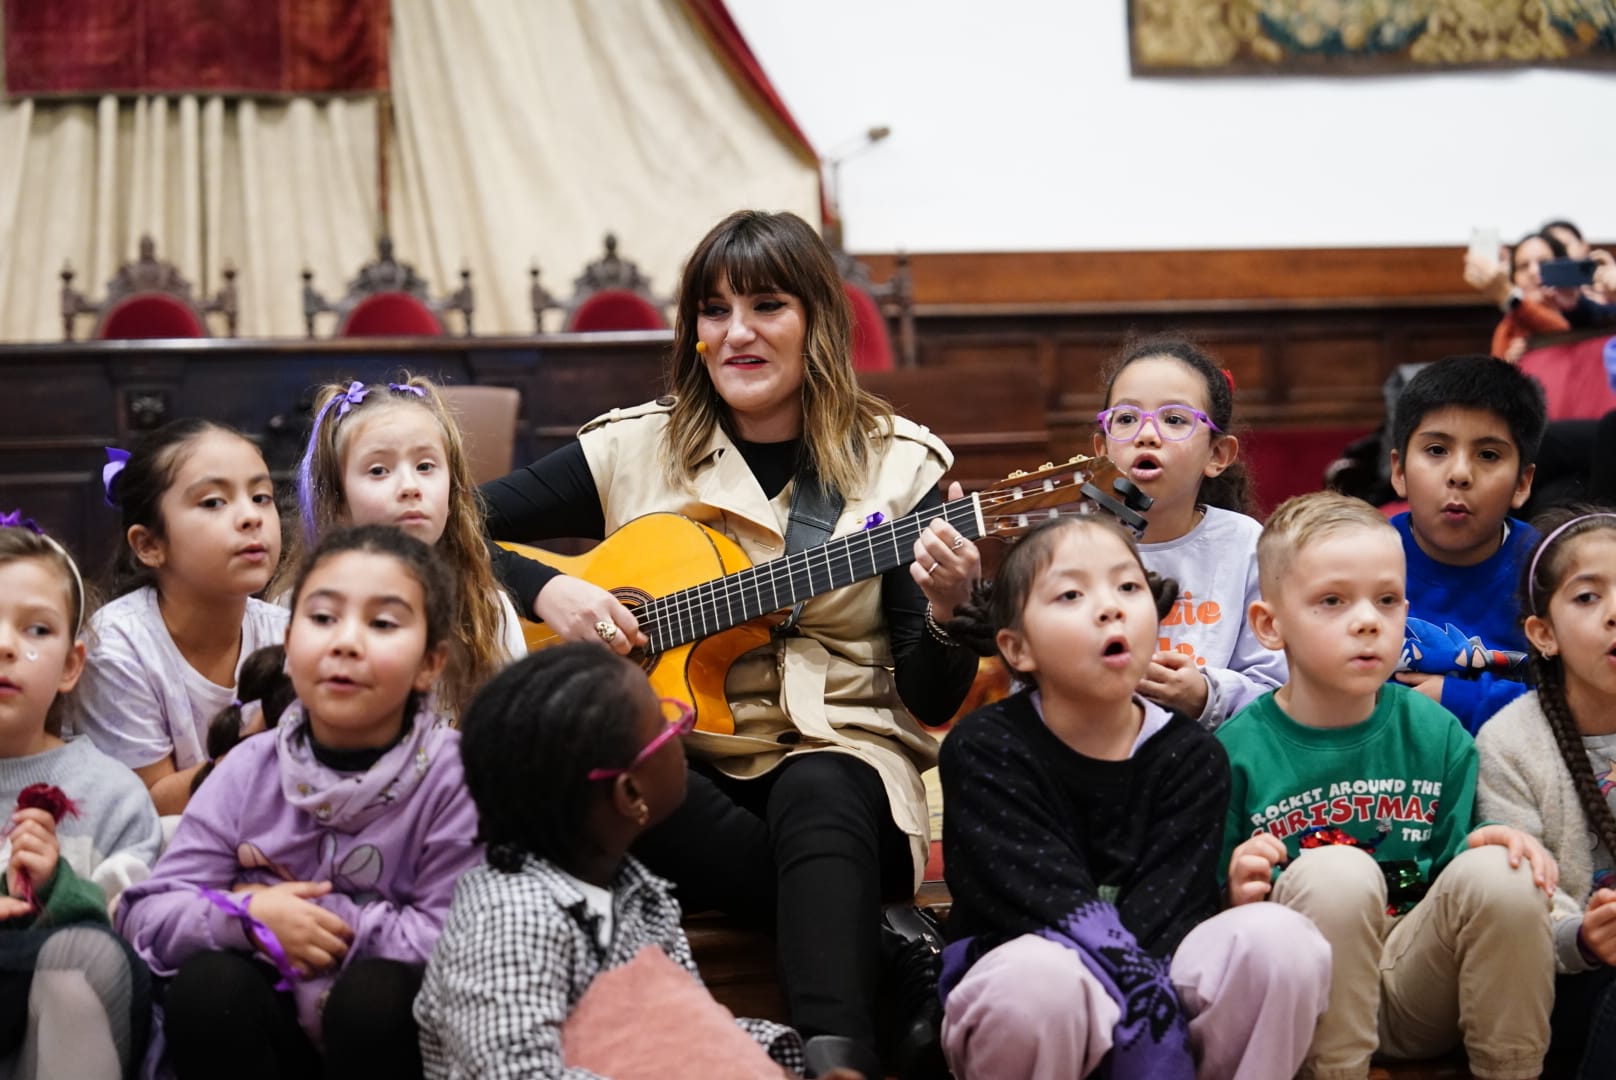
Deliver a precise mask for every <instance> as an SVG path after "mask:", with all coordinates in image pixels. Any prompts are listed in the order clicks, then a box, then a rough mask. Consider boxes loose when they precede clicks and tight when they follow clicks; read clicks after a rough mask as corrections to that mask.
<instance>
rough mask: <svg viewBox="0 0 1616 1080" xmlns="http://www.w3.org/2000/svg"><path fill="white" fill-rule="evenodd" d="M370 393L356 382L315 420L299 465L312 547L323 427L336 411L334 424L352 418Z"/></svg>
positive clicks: (335, 396)
mask: <svg viewBox="0 0 1616 1080" xmlns="http://www.w3.org/2000/svg"><path fill="white" fill-rule="evenodd" d="M369 393H370V387H368V386H366V385H365V384H364V383H362V382H360V381H359V380H358V379H355V380H354V381H353V382H351V383H349V384H348V389H346V390H343V391H342V392H340V393H337V394H333V395H332V397H331V400H330V401H328V402H326V403H325V406H324V408H322V409H321V410H320V411H319V412H318V413H316V414H315V417H314V425H313V426H312V427H310V428H309V443H308V446H306V447H304V449H303V460H302V461H299V462H298V463H297V502H298V508H299V510H300V511H301V514H302V518H303V535H304V536H305V537H306V538H307V539H308V541H309V543H310V544H311V545H312V544H313V543H314V537H315V528H314V448H315V447H316V446H318V445H320V427H321V425H322V424H324V423H325V418H326V415H327V414H328V413H330V412H331V409H332V408H333V407H335V408H336V410H337V415H336V416H335V417H333V418H332V420H331V422H332V423H333V424H334V423H336V422H337V421H338V420H341V419H342V418H343V417H344V416H347V415H348V412H349V410H351V409H352V408H353V407H354V406H355V405H358V404H359V403H360V402H362V401H364V400H365V396H366V395H367V394H369Z"/></svg>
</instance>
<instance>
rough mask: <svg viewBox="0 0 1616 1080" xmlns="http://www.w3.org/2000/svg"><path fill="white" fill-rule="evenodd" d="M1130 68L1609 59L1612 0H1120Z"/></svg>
mask: <svg viewBox="0 0 1616 1080" xmlns="http://www.w3.org/2000/svg"><path fill="white" fill-rule="evenodd" d="M1127 3H1128V17H1129V46H1130V48H1129V51H1130V55H1131V57H1132V60H1133V71H1134V74H1136V75H1182V74H1206V75H1225V74H1239V75H1249V74H1265V73H1272V74H1308V75H1356V74H1377V75H1378V74H1393V73H1408V72H1416V71H1437V70H1441V69H1443V68H1464V67H1517V66H1522V65H1560V66H1573V67H1616V0H1127Z"/></svg>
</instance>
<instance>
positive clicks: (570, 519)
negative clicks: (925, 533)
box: [482, 440, 976, 725]
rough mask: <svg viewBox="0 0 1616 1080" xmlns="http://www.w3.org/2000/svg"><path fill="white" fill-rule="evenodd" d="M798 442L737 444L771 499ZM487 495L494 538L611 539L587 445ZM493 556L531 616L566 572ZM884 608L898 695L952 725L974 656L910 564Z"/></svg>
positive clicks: (497, 483) (935, 502)
mask: <svg viewBox="0 0 1616 1080" xmlns="http://www.w3.org/2000/svg"><path fill="white" fill-rule="evenodd" d="M798 446H799V442H798V440H792V441H790V442H785V443H747V442H739V441H737V443H736V447H737V449H739V450H740V452H741V455H742V457H744V458H745V459H746V463H747V465H748V466H749V467H750V468H751V470H752V474H753V475H754V476H756V477H757V480H758V485H759V486H760V487H761V488H762V489H763V493H764V494H765V495H767V496H768V497H770V498H774V497H775V496H776V495H778V494H779V493H780V492H781V491H783V490H785V486H786V484H788V483H790V482H791V478H792V477H793V476H794V475H795V474H796V470H797V451H798ZM482 496H483V499H484V502H485V503H486V504H487V507H488V525H487V528H488V535H489V536H491V537H492V538H493V539H495V540H509V541H514V542H517V543H534V542H536V541H540V540H553V539H556V538H558V537H581V538H584V539H587V540H600V539H603V538H604V536H605V532H606V517H605V514H604V512H603V510H602V507H601V504H600V492H599V490H598V489H597V488H596V487H595V477H594V475H593V474H592V473H591V472H590V471H589V462H588V459H587V458H585V457H584V451H583V447H582V446H581V445H580V444H579V443H576V442H572V443H568V444H567V445H566V446H563V447H561V448H560V449H559V450H556V451H554V452H552V453H550V454H547V455H546V456H544V457H542V458H540V459H539V460H538V461H535V462H534V463H533V464H531V465H526V466H523V467H522V468H520V469H517V470H516V471H515V472H513V473H511V474H510V475H508V476H505V477H502V478H501V479H499V480H492V481H489V482H488V483H486V484H484V485H483V486H482ZM942 505H943V500H942V496H941V495H939V494H938V493H937V491H936V490H933V491H931V492H930V493H929V494H927V495H926V497H925V498H923V499H921V500H920V503H919V504H918V505H917V506H916V507H915V508H914V509H915V511H925V510H934V509H935V510H937V511H938V512H939V516H940V515H941V508H942ZM491 554H492V557H493V562H494V572H495V574H496V575H497V576H498V577H499V579H500V581H501V582H502V583H503V584H504V586H505V588H506V589H507V590H509V591H510V593H511V595H512V597H513V599H514V600H515V601H516V609H517V610H518V611H519V612H522V613H523V614H525V615H528V616H529V617H531V614H532V611H533V600H534V598H535V597H537V596H538V595H539V590H540V589H542V588H544V586H545V585H546V584H548V583H549V581H550V579H551V578H553V577H555V576H556V575H557V574H558V573H559V572H560V571H557V570H554V569H552V568H550V567H548V566H545V565H544V564H543V563H538V562H534V561H533V560H532V559H524V558H522V557H521V556H520V555H515V554H513V553H511V552H508V551H506V550H505V549H504V548H500V547H492V548H491ZM881 606H882V610H883V612H884V614H885V617H886V630H887V635H888V638H889V641H890V643H891V646H892V657H893V664H894V669H895V670H894V677H895V679H896V681H897V687H898V696H899V697H901V698H902V699H903V703H904V705H905V707H907V708H908V709H909V711H910V712H911V713H913V714H914V716H915V718H916V719H917V720H919V721H920V722H921V723H923V724H932V725H936V724H943V723H947V722H948V720H949V718H950V717H952V716H953V715H954V710H955V709H957V708H959V704H960V702H961V701H963V700H965V693H966V691H967V690H969V689H970V686H971V680H972V679H973V678H975V677H976V654H974V653H972V652H971V651H970V650H969V649H965V648H960V647H958V646H955V647H947V646H944V645H942V644H940V643H939V642H938V641H937V640H936V639H935V638H933V637H932V636H931V635H930V634H929V633H927V632H926V624H925V617H926V594H925V593H923V592H921V590H920V586H919V585H917V584H915V580H914V578H912V577H911V576H910V575H909V567H908V566H907V565H904V566H899V567H897V568H896V569H893V570H890V571H888V572H887V573H886V574H883V575H882V577H881ZM938 618H943V616H942V615H940V614H939V616H938Z"/></svg>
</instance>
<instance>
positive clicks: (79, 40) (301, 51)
mask: <svg viewBox="0 0 1616 1080" xmlns="http://www.w3.org/2000/svg"><path fill="white" fill-rule="evenodd" d="M4 2H5V28H4V33H5V51H6V92H7V93H8V94H11V95H14V96H30V95H58V96H76V95H96V96H98V95H101V94H114V93H130V94H167V93H185V92H201V93H210V94H321V93H352V92H365V91H378V90H385V89H387V39H388V20H389V17H390V7H389V3H388V0H48V2H43V3H42V2H41V0H4Z"/></svg>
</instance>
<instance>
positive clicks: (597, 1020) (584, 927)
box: [415, 644, 856, 1080]
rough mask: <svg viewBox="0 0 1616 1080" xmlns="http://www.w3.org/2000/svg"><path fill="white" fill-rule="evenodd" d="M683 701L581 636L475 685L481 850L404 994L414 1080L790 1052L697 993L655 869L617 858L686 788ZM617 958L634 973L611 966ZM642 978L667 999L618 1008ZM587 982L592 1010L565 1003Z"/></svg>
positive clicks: (761, 1025)
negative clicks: (625, 975)
mask: <svg viewBox="0 0 1616 1080" xmlns="http://www.w3.org/2000/svg"><path fill="white" fill-rule="evenodd" d="M694 715H695V714H694V713H693V712H692V711H691V710H690V707H689V706H688V705H684V704H682V703H680V702H677V701H673V700H670V699H658V698H657V697H656V695H655V694H654V693H653V692H652V690H651V687H650V685H649V683H647V682H646V679H645V676H644V675H643V674H641V673H640V671H639V670H638V669H637V668H636V667H635V666H634V665H633V664H631V663H629V662H628V661H626V660H624V659H622V658H620V657H618V656H615V655H614V654H612V653H610V652H608V651H606V650H605V649H602V648H600V647H599V646H596V645H588V644H571V645H562V646H556V647H553V648H550V649H546V650H545V651H543V652H540V653H537V654H535V655H533V656H530V657H528V658H527V659H525V660H523V661H521V662H520V663H518V664H516V665H514V666H513V667H511V668H508V669H507V670H505V671H504V672H502V673H501V674H499V675H498V676H496V677H495V678H494V680H493V682H491V683H489V684H488V686H487V687H485V688H484V689H483V691H482V693H480V694H479V695H478V696H477V698H476V700H475V701H474V702H473V704H472V707H471V710H470V711H469V712H468V713H467V714H466V716H465V717H464V719H463V724H462V741H461V752H462V754H463V756H464V758H465V763H466V787H467V788H468V789H469V790H470V792H471V797H472V799H473V800H475V802H476V804H477V812H478V817H479V821H480V825H479V832H478V836H479V838H480V839H481V840H482V841H483V842H484V843H485V844H486V845H487V850H488V862H487V863H486V864H485V865H482V866H478V867H475V868H473V869H472V870H470V871H468V872H467V874H466V875H465V877H464V878H463V879H461V882H460V886H459V888H457V889H456V890H455V900H454V907H453V908H452V909H451V910H450V913H449V921H448V923H447V924H446V925H445V927H444V932H443V937H442V938H440V939H439V941H438V945H437V948H436V949H435V950H434V951H433V954H432V962H431V964H430V965H428V967H427V976H426V982H425V984H424V985H423V987H422V989H421V996H420V997H419V999H417V1002H416V1007H415V1014H416V1019H417V1020H418V1021H419V1023H420V1025H421V1048H422V1054H423V1057H424V1059H425V1063H426V1075H427V1076H428V1077H432V1078H437V1080H447V1078H456V1080H459V1078H464V1077H511V1078H513V1080H514V1078H517V1077H521V1078H524V1080H528V1078H537V1080H542V1078H549V1077H565V1078H568V1080H572V1078H578V1080H583V1078H586V1077H594V1076H601V1075H605V1076H611V1077H614V1078H616V1080H630V1078H632V1077H636V1076H665V1077H692V1078H693V1077H698V1076H700V1077H719V1076H728V1077H736V1076H747V1077H759V1076H768V1075H774V1076H779V1075H780V1072H781V1066H782V1065H783V1066H789V1067H791V1068H794V1069H795V1068H800V1067H801V1066H802V1064H803V1046H802V1042H801V1040H800V1039H798V1037H797V1034H796V1033H795V1032H794V1031H792V1030H791V1029H789V1028H786V1027H783V1026H781V1025H779V1024H772V1023H768V1022H766V1021H761V1020H740V1021H735V1022H734V1023H733V1024H732V1023H730V1022H729V1020H730V1019H732V1018H729V1017H728V1014H727V1012H724V1011H723V1010H722V1009H721V1007H720V1006H718V1005H717V1003H715V1002H713V1001H712V1000H711V999H710V998H709V997H707V995H706V992H705V991H704V990H703V989H702V988H701V983H700V977H699V976H698V974H697V972H696V967H695V964H694V962H693V961H692V960H691V956H690V943H689V942H688V941H687V940H686V939H685V935H684V931H683V930H682V929H681V928H680V926H679V918H680V913H679V905H678V903H676V902H675V901H674V899H673V897H672V895H671V893H670V889H669V886H668V884H667V882H665V881H663V880H661V879H660V878H658V877H655V876H653V875H652V874H651V873H650V872H648V871H647V870H646V869H645V867H644V866H642V865H641V864H640V862H639V860H638V859H635V858H634V857H633V856H632V855H630V854H628V850H629V847H630V846H631V845H632V844H633V842H634V840H635V838H636V837H638V836H640V835H641V834H642V833H644V832H645V831H646V830H647V829H649V828H651V827H652V826H654V825H656V824H657V823H658V822H660V821H662V820H664V819H665V818H666V817H667V816H668V815H669V814H670V813H672V812H673V811H674V810H675V809H676V808H677V807H678V806H679V804H680V803H681V802H683V801H684V796H685V755H684V747H683V745H682V744H681V743H680V741H679V736H680V735H683V734H687V733H688V732H689V731H690V729H691V725H692V723H693V721H694ZM642 950H643V951H642ZM670 961H671V963H670ZM674 965H677V968H676V970H678V971H679V972H681V973H683V974H685V975H688V978H681V979H678V980H674V981H673V982H672V983H671V984H669V983H668V982H667V981H666V979H665V973H663V974H659V972H658V968H659V967H662V968H666V967H672V966H674ZM630 966H635V967H637V968H639V970H638V971H637V972H636V973H635V974H636V978H634V979H626V980H625V979H615V978H614V972H619V971H622V972H626V971H627V969H628V968H629V967H630ZM641 979H656V980H657V981H658V983H659V985H661V986H662V987H663V988H664V994H666V995H671V1000H669V999H667V998H665V999H664V1000H661V1001H657V1002H656V1003H654V1004H653V1005H650V1006H649V1007H648V1010H647V1011H643V1012H640V1013H638V1014H637V1015H628V1016H625V1015H624V1014H625V1013H633V1011H634V1007H633V1006H632V1005H631V1004H630V1000H629V999H630V998H631V997H632V995H633V985H634V983H635V982H636V981H640V980H641ZM608 980H611V981H612V985H611V988H610V989H606V986H605V984H606V983H607V981H608ZM592 986H596V987H597V990H596V993H595V994H588V993H587V992H588V991H590V989H591V987H592ZM602 991H604V993H602ZM597 995H599V997H600V998H601V999H602V1000H599V1002H598V1008H585V1007H580V1001H584V1002H585V1006H587V1005H589V1003H590V1002H589V1000H588V999H589V998H595V997H597ZM618 995H621V996H618ZM589 1013H593V1014H594V1016H593V1017H592V1018H591V1017H590V1016H588V1014H589ZM648 1014H649V1015H648ZM655 1014H662V1016H669V1015H672V1016H676V1017H677V1021H676V1022H675V1023H674V1024H673V1025H672V1026H671V1027H670V1026H669V1025H666V1024H657V1023H656V1021H657V1020H658V1016H657V1015H655ZM737 1024H738V1025H739V1028H737V1027H736V1026H735V1025H737ZM603 1028H604V1031H603ZM653 1028H654V1029H655V1030H654V1034H653V1032H652V1029H653ZM585 1029H588V1030H585ZM743 1032H744V1034H743ZM602 1034H606V1035H607V1038H605V1039H604V1040H603V1039H601V1038H600V1035H602ZM747 1036H750V1037H751V1039H750V1040H748V1038H747ZM752 1040H755V1041H752ZM603 1042H604V1043H605V1045H602V1043H603ZM581 1047H583V1048H584V1049H581ZM765 1051H767V1053H765ZM771 1057H772V1058H773V1059H774V1060H773V1062H772V1063H771V1062H770V1060H769V1059H770V1058H771ZM810 1064H812V1063H810ZM810 1075H812V1074H810ZM822 1075H825V1076H841V1077H843V1078H844V1080H854V1077H855V1075H856V1074H853V1073H852V1072H850V1071H846V1070H840V1071H832V1072H826V1073H823V1074H822Z"/></svg>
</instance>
